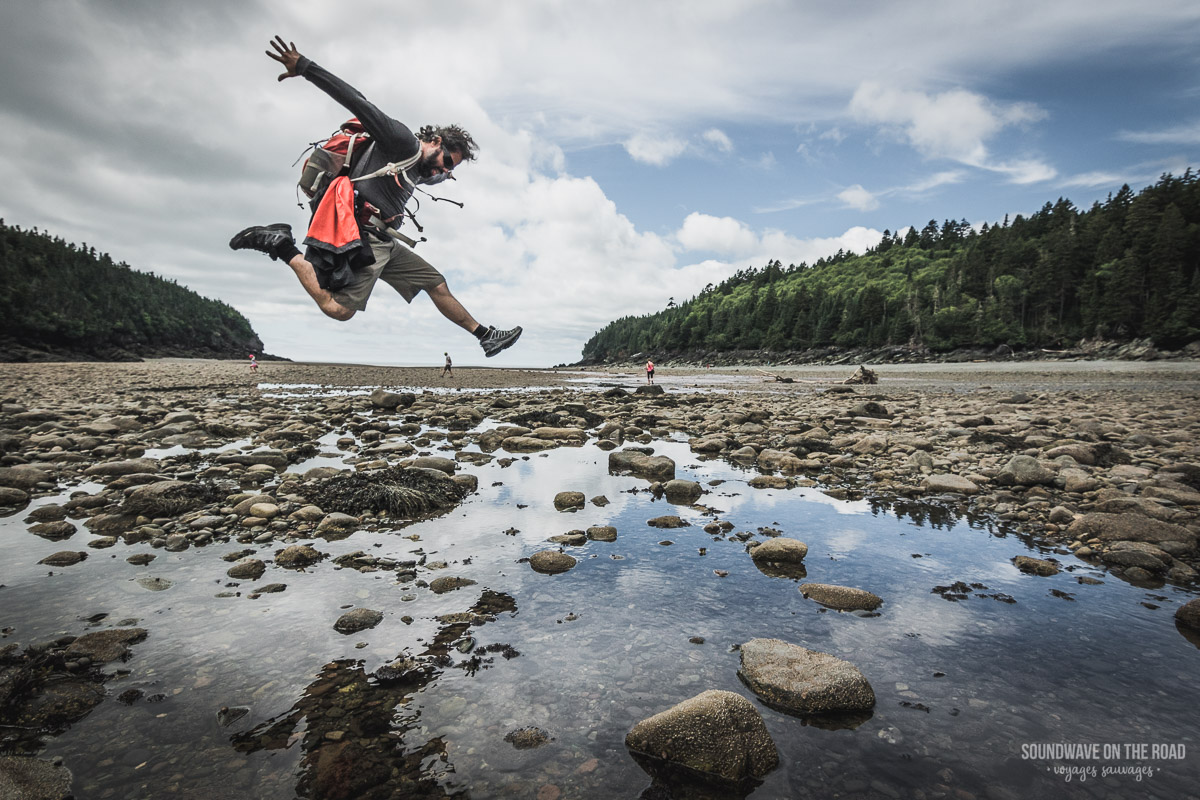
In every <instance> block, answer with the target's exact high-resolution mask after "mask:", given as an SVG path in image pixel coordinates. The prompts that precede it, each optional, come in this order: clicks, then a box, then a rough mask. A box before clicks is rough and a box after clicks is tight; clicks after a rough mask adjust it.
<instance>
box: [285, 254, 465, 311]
mask: <svg viewBox="0 0 1200 800" xmlns="http://www.w3.org/2000/svg"><path fill="white" fill-rule="evenodd" d="M288 266H289V267H291V268H292V272H294V273H296V277H297V278H299V279H300V285H301V286H303V287H304V291H306V292H308V296H309V297H311V298H312V299H313V300H315V301H316V303H317V307H318V308H320V309H321V311H323V312H324V313H325V316H327V317H332V318H333V319H336V320H339V321H341V322H345V321H346V320H348V319H350V318H351V317H353V316H354V309H353V308H346V307H345V306H344V305H342V304H341V303H339V302H338V301H337V300H335V299H334V298H333V295H332V294H330V293H329V292H328V291H327V290H325V289H322V288H321V284H319V283H318V282H317V271H316V270H315V269H313V265H312V264H311V263H309V262H308V261H307V260H305V258H304V256H302V255H295V256H292V259H291V261H289V262H288ZM445 285H446V284H444V283H443V284H442V286H443V287H445ZM442 313H445V312H442Z"/></svg>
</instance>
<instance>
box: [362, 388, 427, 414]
mask: <svg viewBox="0 0 1200 800" xmlns="http://www.w3.org/2000/svg"><path fill="white" fill-rule="evenodd" d="M416 400H417V398H416V395H414V394H411V393H409V392H404V393H403V394H399V393H397V392H389V391H388V390H387V389H376V390H375V391H373V392H371V405H373V406H375V407H376V408H385V409H388V410H389V411H390V410H393V409H396V408H408V407H409V406H411V405H412V404H413V403H415V402H416Z"/></svg>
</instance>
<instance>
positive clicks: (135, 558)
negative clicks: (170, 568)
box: [125, 553, 156, 567]
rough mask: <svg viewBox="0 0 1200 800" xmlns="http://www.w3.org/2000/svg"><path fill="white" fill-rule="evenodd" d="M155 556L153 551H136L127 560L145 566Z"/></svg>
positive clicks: (137, 565) (135, 564) (138, 565)
mask: <svg viewBox="0 0 1200 800" xmlns="http://www.w3.org/2000/svg"><path fill="white" fill-rule="evenodd" d="M155 558H156V556H155V555H154V554H153V553H136V554H135V555H132V556H130V557H129V558H127V559H125V560H126V561H127V562H129V563H130V564H133V565H134V566H135V567H144V566H146V565H147V564H149V563H150V562H151V561H153V560H154V559H155Z"/></svg>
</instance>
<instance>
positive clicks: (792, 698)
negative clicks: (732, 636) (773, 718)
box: [738, 639, 875, 716]
mask: <svg viewBox="0 0 1200 800" xmlns="http://www.w3.org/2000/svg"><path fill="white" fill-rule="evenodd" d="M741 659H742V666H741V668H740V669H738V677H739V678H741V679H742V681H743V682H744V683H745V684H746V685H747V686H748V687H750V689H751V690H752V691H753V692H754V693H755V694H756V695H757V696H758V698H759V699H760V700H762V701H763V702H764V703H766V704H767V705H769V706H772V707H773V708H778V709H781V710H783V711H787V712H790V713H793V714H798V715H801V716H810V715H822V714H837V713H842V712H852V711H864V710H867V709H870V708H872V707H873V706H874V705H875V691H874V690H873V689H872V688H871V684H870V683H869V682H868V681H867V679H866V678H865V677H863V674H862V673H861V672H859V671H858V668H857V667H855V666H854V665H853V664H851V663H850V662H848V661H843V660H842V659H840V658H837V657H835V656H832V655H829V654H828V653H821V652H818V651H816V650H809V649H807V648H804V647H800V646H799V645H794V644H789V643H787V642H784V641H782V640H780V639H752V640H751V641H749V642H746V643H745V644H743V645H742V647H741Z"/></svg>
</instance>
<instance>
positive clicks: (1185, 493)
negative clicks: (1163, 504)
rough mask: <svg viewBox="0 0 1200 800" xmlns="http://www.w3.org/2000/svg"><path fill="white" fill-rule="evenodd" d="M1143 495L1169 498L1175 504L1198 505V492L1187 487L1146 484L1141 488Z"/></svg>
mask: <svg viewBox="0 0 1200 800" xmlns="http://www.w3.org/2000/svg"><path fill="white" fill-rule="evenodd" d="M1142 496H1143V497H1149V498H1160V499H1162V500H1169V501H1171V502H1172V503H1174V504H1175V505H1177V506H1195V505H1200V492H1195V491H1191V490H1188V489H1172V488H1170V487H1161V486H1148V487H1146V488H1145V489H1143V490H1142Z"/></svg>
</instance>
